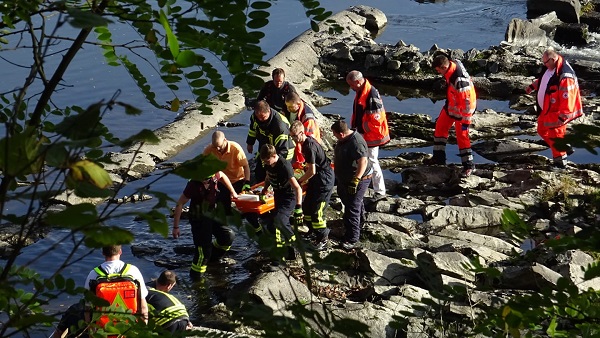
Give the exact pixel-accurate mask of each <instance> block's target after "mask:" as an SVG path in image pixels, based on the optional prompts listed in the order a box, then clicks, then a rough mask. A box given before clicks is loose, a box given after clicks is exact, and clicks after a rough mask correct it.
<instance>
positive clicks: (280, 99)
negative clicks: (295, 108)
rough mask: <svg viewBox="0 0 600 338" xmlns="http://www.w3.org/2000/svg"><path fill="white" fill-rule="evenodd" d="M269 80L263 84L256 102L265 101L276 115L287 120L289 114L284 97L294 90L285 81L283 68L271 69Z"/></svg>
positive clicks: (294, 90)
mask: <svg viewBox="0 0 600 338" xmlns="http://www.w3.org/2000/svg"><path fill="white" fill-rule="evenodd" d="M271 78H272V80H269V81H267V82H265V84H264V85H263V87H262V89H261V90H260V92H259V93H258V97H257V98H256V102H260V101H262V100H265V101H267V103H268V104H269V106H270V107H271V108H273V109H275V111H277V112H278V113H282V114H283V115H284V116H285V117H286V118H287V119H288V120H289V112H288V110H287V107H286V106H285V96H286V95H287V94H289V93H295V92H296V89H295V88H294V86H292V84H291V83H289V82H288V81H286V80H285V70H283V68H275V69H273V72H271Z"/></svg>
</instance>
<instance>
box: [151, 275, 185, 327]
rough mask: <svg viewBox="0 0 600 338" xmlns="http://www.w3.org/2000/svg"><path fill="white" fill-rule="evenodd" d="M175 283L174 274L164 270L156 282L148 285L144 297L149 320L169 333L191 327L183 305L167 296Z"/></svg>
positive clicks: (175, 277)
mask: <svg viewBox="0 0 600 338" xmlns="http://www.w3.org/2000/svg"><path fill="white" fill-rule="evenodd" d="M175 283H177V276H176V275H175V273H174V272H173V271H169V270H165V271H163V272H162V273H161V274H160V276H159V277H158V279H157V280H156V281H154V282H153V283H151V284H150V285H149V287H148V295H147V296H146V302H148V307H149V310H150V318H151V320H153V321H154V322H155V323H156V325H159V326H162V328H163V329H165V330H167V331H169V332H171V333H175V332H178V331H185V330H189V329H191V328H192V327H193V325H192V323H191V322H190V316H189V315H188V313H187V310H186V308H185V305H183V304H182V303H181V302H180V301H179V300H178V299H177V298H175V296H173V295H171V294H169V292H170V291H171V289H173V287H174V286H175Z"/></svg>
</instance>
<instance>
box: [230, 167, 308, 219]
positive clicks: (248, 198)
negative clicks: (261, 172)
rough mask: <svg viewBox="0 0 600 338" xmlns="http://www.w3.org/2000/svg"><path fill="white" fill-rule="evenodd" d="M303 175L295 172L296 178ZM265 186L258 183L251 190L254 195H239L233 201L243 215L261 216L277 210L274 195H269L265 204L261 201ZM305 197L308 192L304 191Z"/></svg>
mask: <svg viewBox="0 0 600 338" xmlns="http://www.w3.org/2000/svg"><path fill="white" fill-rule="evenodd" d="M302 173H303V172H302V171H300V170H298V169H296V170H294V176H296V178H299V177H300V176H302ZM264 186H265V182H260V183H257V184H255V185H253V186H252V187H251V188H250V191H252V192H253V193H250V194H239V195H238V198H234V199H232V201H233V202H234V203H235V206H236V207H237V208H238V210H239V211H240V212H242V213H247V212H255V213H258V214H260V215H262V214H264V213H267V212H269V211H271V210H273V209H274V208H275V200H274V198H273V195H272V194H269V195H268V196H267V199H266V200H265V201H264V202H263V201H261V200H260V197H259V194H260V192H261V190H262V189H263V188H264ZM303 188H304V187H303ZM304 195H306V192H305V191H302V196H304Z"/></svg>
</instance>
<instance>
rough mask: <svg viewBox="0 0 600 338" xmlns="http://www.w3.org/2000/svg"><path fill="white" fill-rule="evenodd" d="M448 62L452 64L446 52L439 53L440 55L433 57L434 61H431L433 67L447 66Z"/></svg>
mask: <svg viewBox="0 0 600 338" xmlns="http://www.w3.org/2000/svg"><path fill="white" fill-rule="evenodd" d="M448 64H450V60H448V57H447V56H446V55H444V54H439V55H438V56H436V57H435V58H434V59H433V62H432V63H431V66H432V67H433V68H437V67H445V66H447V65H448Z"/></svg>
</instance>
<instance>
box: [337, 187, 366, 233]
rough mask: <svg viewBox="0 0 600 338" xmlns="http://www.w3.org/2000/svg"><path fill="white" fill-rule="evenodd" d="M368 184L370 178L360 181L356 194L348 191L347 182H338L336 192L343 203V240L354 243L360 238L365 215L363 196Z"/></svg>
mask: <svg viewBox="0 0 600 338" xmlns="http://www.w3.org/2000/svg"><path fill="white" fill-rule="evenodd" d="M369 184H371V179H370V178H369V179H366V180H362V181H360V182H359V183H358V189H357V190H356V194H354V195H352V194H350V193H349V192H348V184H340V183H339V182H338V187H337V193H338V196H339V197H340V199H341V200H342V203H343V204H344V216H343V220H344V228H346V234H345V235H344V241H345V242H350V243H356V242H358V240H359V238H360V227H361V223H362V221H363V220H364V215H365V205H364V203H363V198H364V197H365V193H366V192H367V189H368V188H369Z"/></svg>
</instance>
